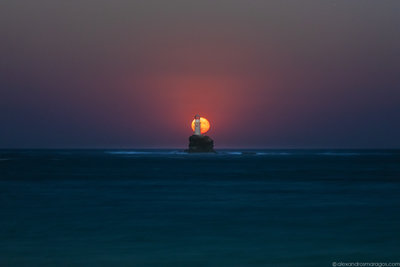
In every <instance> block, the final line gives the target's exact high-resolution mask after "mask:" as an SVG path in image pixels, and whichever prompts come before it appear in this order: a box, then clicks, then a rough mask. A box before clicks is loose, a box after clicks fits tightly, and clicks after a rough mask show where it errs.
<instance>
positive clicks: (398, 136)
mask: <svg viewBox="0 0 400 267" xmlns="http://www.w3.org/2000/svg"><path fill="white" fill-rule="evenodd" d="M0 34H1V39H0V147H3V148H42V147H43V148H80V147H81V148H90V147H93V148H103V147H104V148H111V147H121V148H158V147H160V148H167V147H169V148H183V147H186V146H187V143H188V141H187V138H188V136H189V135H190V134H191V133H192V132H191V129H190V122H191V120H192V117H193V116H194V115H195V114H196V113H199V114H200V115H202V116H205V117H206V118H208V119H209V120H210V122H211V124H212V125H211V127H212V129H211V130H210V132H209V135H210V136H211V137H212V138H213V139H214V140H215V144H216V148H217V149H218V148H224V147H226V148H234V147H241V148H243V147H252V148H347V147H348V148H399V147H400V1H397V0H393V1H384V0H382V1H364V0H363V1H361V0H360V1H356V0H354V1H347V0H343V1H328V0H326V1H325V0H319V1H282V0H277V1H266V0H259V1H258V0H240V1H239V0H223V1H221V0H202V1H188V0H182V1H177V0H168V1H166V0H157V1H152V0H143V1H133V0H126V1H123V0H113V1H109V0H92V1H86V0H79V1H54V0H36V1H31V0H27V1H19V0H3V1H1V2H0Z"/></svg>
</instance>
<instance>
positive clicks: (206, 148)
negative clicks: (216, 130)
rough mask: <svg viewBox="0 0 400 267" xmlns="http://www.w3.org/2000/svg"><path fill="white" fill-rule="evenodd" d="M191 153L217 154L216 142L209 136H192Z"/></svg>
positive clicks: (190, 139) (189, 150)
mask: <svg viewBox="0 0 400 267" xmlns="http://www.w3.org/2000/svg"><path fill="white" fill-rule="evenodd" d="M185 151H186V152H189V153H207V152H208V153H210V152H211V153H215V150H214V141H213V140H212V139H211V138H210V137H209V136H207V135H192V136H190V137H189V149H187V150H185Z"/></svg>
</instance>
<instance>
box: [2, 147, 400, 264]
mask: <svg viewBox="0 0 400 267" xmlns="http://www.w3.org/2000/svg"><path fill="white" fill-rule="evenodd" d="M241 152H242V151H234V150H225V151H222V152H220V153H219V154H212V155H188V154H185V153H182V152H179V151H173V150H142V151H139V150H0V212H1V215H0V266H331V265H332V262H334V261H335V262H340V261H342V262H355V261H359V262H400V253H399V251H400V151H399V150H259V151H253V152H254V153H248V154H244V155H243V154H242V153H241Z"/></svg>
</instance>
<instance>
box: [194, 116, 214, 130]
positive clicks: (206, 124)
mask: <svg viewBox="0 0 400 267" xmlns="http://www.w3.org/2000/svg"><path fill="white" fill-rule="evenodd" d="M192 130H193V132H194V120H193V121H192ZM208 130H210V122H209V121H208V120H207V119H206V118H203V117H200V132H201V133H202V134H203V133H206V132H208Z"/></svg>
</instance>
